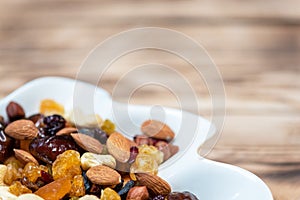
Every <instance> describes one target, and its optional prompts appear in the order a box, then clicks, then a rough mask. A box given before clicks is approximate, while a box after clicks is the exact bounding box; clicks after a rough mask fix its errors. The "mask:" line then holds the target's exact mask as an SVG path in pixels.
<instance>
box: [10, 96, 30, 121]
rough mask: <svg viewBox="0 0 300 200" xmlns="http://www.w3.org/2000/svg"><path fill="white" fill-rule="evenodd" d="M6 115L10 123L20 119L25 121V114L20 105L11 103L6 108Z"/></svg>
mask: <svg viewBox="0 0 300 200" xmlns="http://www.w3.org/2000/svg"><path fill="white" fill-rule="evenodd" d="M6 113H7V116H8V118H9V121H11V122H12V121H15V120H18V119H23V118H24V117H25V112H24V110H23V108H22V106H20V105H19V104H18V103H16V102H13V101H12V102H10V103H9V104H8V105H7V107H6Z"/></svg>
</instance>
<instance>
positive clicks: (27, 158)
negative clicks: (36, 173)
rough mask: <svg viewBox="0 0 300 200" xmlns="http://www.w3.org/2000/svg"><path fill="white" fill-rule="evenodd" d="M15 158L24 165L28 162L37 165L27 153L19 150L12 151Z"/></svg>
mask: <svg viewBox="0 0 300 200" xmlns="http://www.w3.org/2000/svg"><path fill="white" fill-rule="evenodd" d="M14 152H15V156H16V158H17V159H18V160H19V161H21V162H22V163H24V164H26V163H28V162H33V163H35V164H37V165H38V164H39V163H38V161H37V160H36V159H35V158H34V157H33V156H32V155H31V154H30V153H28V152H27V151H23V150H21V149H14Z"/></svg>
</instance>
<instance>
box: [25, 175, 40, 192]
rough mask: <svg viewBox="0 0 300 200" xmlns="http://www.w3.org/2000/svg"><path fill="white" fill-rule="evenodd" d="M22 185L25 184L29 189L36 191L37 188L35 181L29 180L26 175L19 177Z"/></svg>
mask: <svg viewBox="0 0 300 200" xmlns="http://www.w3.org/2000/svg"><path fill="white" fill-rule="evenodd" d="M21 183H22V185H24V186H26V187H27V188H28V189H30V190H31V191H37V190H38V189H39V186H38V185H37V184H36V183H33V182H31V181H30V180H29V179H28V178H27V177H25V176H24V177H23V178H22V179H21Z"/></svg>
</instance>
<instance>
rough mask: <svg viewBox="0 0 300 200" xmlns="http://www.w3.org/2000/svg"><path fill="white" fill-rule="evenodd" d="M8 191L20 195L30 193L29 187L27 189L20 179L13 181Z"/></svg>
mask: <svg viewBox="0 0 300 200" xmlns="http://www.w3.org/2000/svg"><path fill="white" fill-rule="evenodd" d="M9 192H10V193H12V194H14V195H16V196H20V195H21V194H27V193H32V191H31V190H30V189H28V188H27V187H26V186H25V185H22V183H21V182H20V181H15V182H14V183H13V184H12V185H11V186H9Z"/></svg>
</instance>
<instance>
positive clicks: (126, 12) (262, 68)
mask: <svg viewBox="0 0 300 200" xmlns="http://www.w3.org/2000/svg"><path fill="white" fill-rule="evenodd" d="M144 26H158V27H164V28H170V29H174V30H177V31H180V32H183V33H184V34H187V35H188V36H190V37H192V38H194V39H195V40H196V41H198V42H199V43H201V44H202V45H203V46H204V47H205V48H206V50H207V51H208V52H209V54H210V56H211V57H212V58H213V60H214V61H215V63H216V64H217V65H218V67H219V69H220V72H221V74H222V76H223V79H224V84H225V89H226V94H227V97H226V100H227V117H226V122H225V126H224V130H223V133H222V136H221V138H220V140H219V141H218V144H217V146H216V147H215V148H214V149H213V151H212V152H211V153H210V154H209V156H208V157H209V158H211V159H215V160H218V161H222V162H226V163H230V164H234V165H238V166H241V167H243V168H245V169H247V170H250V171H252V172H254V173H255V174H257V175H258V176H260V177H261V178H262V179H263V180H264V181H265V182H266V183H267V184H268V186H269V187H270V188H271V190H272V192H273V195H274V198H275V199H278V200H279V199H280V200H296V199H300V103H299V102H300V76H299V75H300V1H299V0H276V1H275V0H265V1H260V0H252V1H250V0H248V1H239V0H226V1H225V0H203V1H202V0H198V1H191V0H175V1H167V0H163V1H158V0H153V1H134V0H131V1H127V0H125V1H96V0H91V1H90V0H88V1H79V0H60V1H58V0H57V1H54V0H45V1H33V0H27V1H23V0H1V1H0V83H1V84H0V97H4V96H5V95H7V94H9V93H10V92H11V91H13V90H14V89H16V88H18V87H19V86H21V85H22V84H24V83H26V82H27V81H29V80H31V79H33V78H37V77H40V76H49V75H59V76H66V77H71V78H75V77H76V73H77V72H78V69H79V68H78V67H79V66H80V64H81V62H82V61H83V59H84V58H85V57H86V56H87V55H88V53H89V51H90V50H92V48H94V47H95V46H96V45H97V44H98V43H100V42H101V41H103V40H104V39H106V38H107V37H109V36H111V35H113V34H116V33H119V32H120V31H125V30H127V29H130V28H136V27H144ZM151 61H152V62H157V63H163V64H167V65H169V66H174V67H175V68H176V69H177V70H178V71H179V72H181V73H182V74H183V75H184V76H186V78H187V79H188V80H189V81H190V82H191V83H192V85H193V86H194V87H195V88H198V89H197V92H199V95H200V96H201V100H200V103H201V105H202V106H201V110H200V114H202V115H204V116H206V117H209V115H210V105H209V102H210V101H209V94H208V93H207V91H206V89H205V87H203V82H202V81H201V80H199V77H195V76H193V73H191V70H190V68H189V67H188V66H187V65H186V64H185V63H184V62H182V61H180V59H178V58H175V57H174V56H171V55H168V54H164V53H161V52H151V51H150V52H137V53H136V54H134V55H128V56H126V57H124V58H121V59H120V60H119V61H117V62H116V63H115V64H113V66H112V70H111V71H110V72H108V73H107V74H106V76H105V77H104V78H103V81H102V82H101V84H100V85H101V86H102V87H104V88H105V89H107V90H108V91H110V92H111V91H112V89H113V87H114V84H115V83H116V81H117V80H118V79H119V78H120V77H121V75H122V74H123V73H125V72H126V70H125V69H127V70H130V69H131V68H132V67H134V66H136V65H139V64H145V63H148V62H151ZM124 70H125V71H124ZM92 78H94V77H93V72H92V71H91V72H90V74H86V76H85V78H84V80H86V81H90V80H91V79H92ZM174 84H176V83H174ZM178 87H180V85H178ZM118 98H119V99H120V100H126V98H127V97H126V96H124V97H122V96H120V97H118ZM131 101H132V102H133V103H143V104H149V103H150V104H152V103H154V104H162V105H167V106H174V107H176V106H177V102H176V99H175V98H174V96H172V94H170V92H168V91H166V90H165V89H162V88H159V87H145V88H144V89H143V88H142V89H140V90H139V91H137V93H136V94H135V95H134V96H133V98H132V100H131Z"/></svg>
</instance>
